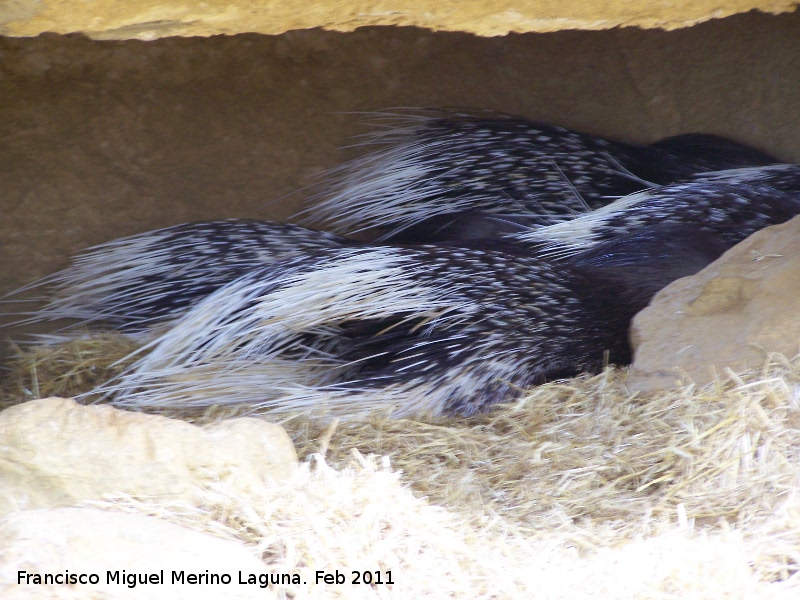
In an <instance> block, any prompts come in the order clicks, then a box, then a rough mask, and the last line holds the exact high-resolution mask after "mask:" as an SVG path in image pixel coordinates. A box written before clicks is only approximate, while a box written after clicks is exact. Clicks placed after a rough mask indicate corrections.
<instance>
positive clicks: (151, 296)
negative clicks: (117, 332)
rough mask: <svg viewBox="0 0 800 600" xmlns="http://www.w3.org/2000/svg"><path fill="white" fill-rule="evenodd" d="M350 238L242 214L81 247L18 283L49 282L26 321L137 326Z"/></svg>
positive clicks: (148, 324) (167, 316)
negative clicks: (62, 263)
mask: <svg viewBox="0 0 800 600" xmlns="http://www.w3.org/2000/svg"><path fill="white" fill-rule="evenodd" d="M349 243H350V242H349V241H348V240H347V239H345V238H342V237H340V236H337V235H334V234H332V233H327V232H324V231H316V230H311V229H307V228H305V227H300V226H298V225H291V224H287V223H275V222H273V221H254V220H243V219H229V220H223V221H202V222H197V223H186V224H181V225H176V226H173V227H167V228H164V229H158V230H155V231H148V232H145V233H141V234H137V235H133V236H129V237H125V238H120V239H116V240H112V241H110V242H107V243H105V244H100V245H99V246H94V247H92V248H89V249H87V250H84V251H83V252H81V253H80V254H78V255H77V256H75V257H74V258H73V260H72V264H71V265H70V266H69V267H68V268H66V269H65V270H63V271H60V272H58V273H55V274H53V275H51V276H49V277H47V278H46V279H44V280H42V281H39V282H37V283H35V284H33V285H31V286H28V287H27V288H24V289H30V288H33V287H37V286H44V285H47V286H49V288H50V289H49V290H48V300H47V302H46V304H45V305H44V306H43V307H42V308H41V309H40V310H38V311H36V312H35V313H32V314H30V315H29V320H30V321H51V320H58V319H72V320H77V321H78V323H79V324H81V325H102V326H104V327H116V328H118V329H121V330H124V331H129V332H135V331H140V330H143V329H147V328H149V327H151V326H152V325H154V324H156V323H159V322H162V321H168V320H171V319H174V318H176V317H178V316H181V315H182V314H184V313H185V312H186V311H187V310H189V308H191V307H192V306H193V305H195V304H196V303H197V302H199V301H200V300H202V299H203V298H205V297H206V296H208V295H209V294H211V293H212V292H214V291H216V290H217V289H219V288H220V287H222V286H223V285H225V284H226V283H229V282H231V281H233V280H234V279H236V278H237V277H239V276H241V275H243V274H245V273H247V272H249V271H251V270H252V269H255V268H258V267H263V266H265V265H268V264H271V263H274V262H277V261H279V260H282V259H284V258H287V257H289V256H293V255H295V254H301V253H303V252H308V251H310V250H318V249H321V248H337V247H341V246H345V245H347V244H349Z"/></svg>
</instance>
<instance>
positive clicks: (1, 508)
mask: <svg viewBox="0 0 800 600" xmlns="http://www.w3.org/2000/svg"><path fill="white" fill-rule="evenodd" d="M296 466H297V454H296V452H295V449H294V445H293V444H292V442H291V440H290V439H289V436H288V435H287V434H286V432H285V431H284V429H283V428H282V427H280V426H279V425H275V424H272V423H268V422H266V421H263V420H261V419H256V418H238V419H230V420H227V421H221V422H219V423H215V424H213V425H208V426H205V427H198V426H195V425H192V424H190V423H186V422H184V421H179V420H175V419H168V418H166V417H161V416H157V415H147V414H143V413H134V412H127V411H122V410H118V409H116V408H113V407H111V406H83V405H80V404H78V403H76V402H75V401H73V400H67V399H62V398H47V399H43V400H33V401H31V402H26V403H24V404H19V405H17V406H13V407H11V408H8V409H6V410H5V411H3V412H1V413H0V515H3V514H7V513H9V512H12V511H15V510H20V509H22V510H24V509H31V508H49V507H57V506H70V505H74V504H77V503H80V502H81V501H83V500H88V499H101V498H102V497H104V496H105V495H108V494H115V493H124V494H131V495H134V496H139V497H149V498H160V499H163V500H164V501H171V500H175V499H180V498H185V497H187V495H189V494H190V492H191V490H192V489H193V488H195V487H197V486H201V487H202V486H204V485H207V484H209V483H213V482H214V481H218V480H225V481H226V482H227V483H228V484H229V485H232V486H233V488H234V489H242V490H246V489H247V488H248V486H253V485H261V484H262V483H263V482H264V481H265V480H269V479H272V480H277V481H281V480H284V479H286V478H287V477H288V476H289V475H291V474H292V473H293V472H294V470H295V468H296Z"/></svg>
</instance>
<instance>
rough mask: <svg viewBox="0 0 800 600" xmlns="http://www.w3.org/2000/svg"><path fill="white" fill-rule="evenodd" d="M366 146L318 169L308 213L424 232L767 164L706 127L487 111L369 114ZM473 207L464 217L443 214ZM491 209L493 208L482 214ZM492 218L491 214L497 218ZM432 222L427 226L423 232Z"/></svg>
mask: <svg viewBox="0 0 800 600" xmlns="http://www.w3.org/2000/svg"><path fill="white" fill-rule="evenodd" d="M373 119H375V120H377V121H378V124H379V125H380V127H378V128H377V129H376V131H375V132H373V133H371V134H369V135H368V136H366V142H365V143H364V144H363V145H364V146H366V147H372V148H374V150H373V151H372V152H369V153H367V154H365V155H362V156H359V157H357V158H355V159H353V160H352V161H350V162H349V163H346V164H344V165H342V166H340V167H338V168H336V169H334V170H332V171H331V172H329V173H328V175H327V177H325V178H323V181H322V185H321V192H320V193H319V194H318V195H317V197H315V198H314V199H313V202H312V204H311V206H310V208H309V209H308V211H307V213H308V216H307V217H306V222H308V223H309V224H312V225H315V226H322V227H324V228H326V229H330V230H332V231H336V232H338V233H352V232H354V231H361V230H365V229H371V228H377V229H379V230H381V231H383V234H384V235H383V237H382V238H381V239H382V240H383V241H389V240H391V241H394V242H403V243H426V242H431V241H442V240H445V239H461V238H463V234H464V232H466V233H468V234H469V235H473V236H474V237H489V236H491V235H492V234H497V233H508V232H511V231H514V230H515V229H516V228H517V227H516V226H517V225H520V224H521V225H523V226H532V225H549V224H553V223H557V222H560V221H563V220H569V219H570V218H572V217H574V216H575V215H579V214H582V213H585V212H587V211H589V210H593V209H596V208H599V207H601V206H604V205H606V204H608V203H610V202H612V201H613V200H614V199H616V198H618V197H621V196H625V195H627V194H630V193H633V192H636V191H639V190H643V189H645V188H649V187H653V186H657V185H665V184H668V183H672V182H675V181H679V180H681V179H684V178H686V177H689V176H691V175H692V174H695V173H699V172H705V171H713V170H720V169H731V168H738V167H745V166H759V165H768V164H772V163H777V162H779V160H778V159H777V158H775V157H774V156H771V155H769V154H766V153H764V152H761V151H758V150H755V149H752V148H749V147H747V146H744V145H742V144H739V143H736V142H733V141H731V140H727V139H725V138H721V137H718V136H714V135H708V134H687V135H680V136H675V137H673V138H667V139H666V140H662V141H661V142H659V143H657V144H654V145H652V146H637V145H633V144H626V143H622V142H617V141H613V140H608V139H604V138H600V137H596V136H591V135H587V134H584V133H580V132H577V131H571V130H569V129H566V128H563V127H558V126H555V125H548V124H544V123H537V122H534V121H530V120H528V119H524V118H521V117H514V116H510V115H504V114H500V113H494V112H490V111H483V112H474V111H473V112H463V111H447V110H432V109H428V110H417V111H406V112H403V113H396V112H395V113H391V112H386V113H377V114H375V115H373ZM473 211H478V212H480V213H481V215H482V216H486V217H489V218H484V219H482V220H480V221H478V220H476V219H469V220H468V221H467V225H466V226H465V225H464V224H463V223H462V224H456V228H455V229H456V230H457V231H456V232H455V233H454V232H453V231H452V229H453V228H452V226H451V220H452V219H453V218H456V219H458V218H460V216H461V215H463V214H464V213H469V212H473ZM492 217H494V218H492ZM498 217H499V218H498ZM437 229H438V230H439V232H438V235H437V236H436V237H433V236H432V232H433V231H436V230H437Z"/></svg>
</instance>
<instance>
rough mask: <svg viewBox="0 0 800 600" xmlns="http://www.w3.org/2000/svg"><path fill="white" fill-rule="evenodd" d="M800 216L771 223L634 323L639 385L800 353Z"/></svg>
mask: <svg viewBox="0 0 800 600" xmlns="http://www.w3.org/2000/svg"><path fill="white" fill-rule="evenodd" d="M798 314H800V217H797V218H795V219H792V220H791V221H789V222H788V223H784V224H782V225H776V226H773V227H768V228H767V229H764V230H762V231H759V232H757V233H755V234H754V235H752V236H750V237H749V238H747V239H746V240H744V241H743V242H742V243H740V244H738V245H737V246H735V247H734V248H732V249H731V250H729V251H728V252H726V253H725V254H724V255H723V256H722V257H721V258H720V259H719V260H717V261H716V262H714V263H713V264H711V265H709V266H708V267H707V268H705V269H703V270H702V271H701V272H700V273H698V274H696V275H693V276H691V277H686V278H684V279H679V280H678V281H675V282H674V283H672V284H671V285H669V286H668V287H666V288H665V289H664V290H662V291H661V292H660V293H659V294H657V295H656V297H655V298H654V299H653V301H652V302H651V303H650V306H648V307H647V308H646V309H645V310H643V311H642V312H641V313H639V314H638V315H636V317H635V318H634V320H633V325H632V327H631V341H632V344H633V348H634V360H633V365H632V367H631V371H630V376H629V378H628V387H629V388H630V389H631V390H633V391H637V390H638V391H653V390H658V389H666V388H670V387H673V386H675V385H676V384H679V383H680V382H681V381H683V380H684V379H685V378H686V377H688V378H689V379H691V380H692V381H694V382H695V383H697V384H705V383H708V382H710V381H713V380H714V377H715V373H717V374H721V373H723V372H724V369H726V368H730V369H732V370H734V371H737V372H738V371H743V370H746V369H749V368H757V367H761V366H762V365H763V364H764V362H765V360H766V359H767V357H768V356H769V355H770V354H771V353H781V354H784V355H785V356H788V357H790V358H791V357H794V356H796V355H797V354H798V353H800V318H798Z"/></svg>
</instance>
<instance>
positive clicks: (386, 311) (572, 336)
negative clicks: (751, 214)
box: [100, 225, 724, 416]
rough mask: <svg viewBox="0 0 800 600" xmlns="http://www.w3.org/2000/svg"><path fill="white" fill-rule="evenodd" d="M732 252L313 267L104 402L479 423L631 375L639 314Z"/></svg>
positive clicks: (269, 285)
mask: <svg viewBox="0 0 800 600" xmlns="http://www.w3.org/2000/svg"><path fill="white" fill-rule="evenodd" d="M665 240H667V242H666V243H665ZM723 249H724V245H723V244H722V243H720V242H719V241H718V240H716V239H714V238H713V236H711V235H698V234H697V233H696V231H695V230H694V229H693V228H690V227H685V226H680V225H678V226H676V225H665V226H661V227H660V228H659V227H655V228H651V229H650V230H649V231H640V232H633V233H631V234H630V235H628V236H626V237H625V239H618V240H613V241H611V242H607V243H606V244H603V245H601V246H598V247H597V248H595V249H593V250H592V251H589V252H586V253H584V254H582V255H580V256H577V257H573V258H572V259H570V260H569V261H566V262H552V261H548V260H546V259H542V258H539V257H535V256H531V255H530V254H528V253H526V252H525V251H524V250H523V249H521V248H520V247H519V246H509V247H505V248H504V247H502V246H498V245H496V244H495V243H492V245H491V247H490V248H486V249H482V248H479V247H477V245H476V247H472V248H462V247H452V246H420V247H416V248H410V247H364V248H345V249H333V250H320V251H314V252H310V253H308V254H306V255H303V256H298V257H295V258H292V259H288V260H286V261H284V262H282V263H279V264H277V265H274V266H272V267H268V268H264V269H259V270H256V271H253V272H251V273H249V274H247V275H245V276H244V277H242V278H240V279H238V280H237V281H235V282H233V283H231V284H230V285H228V286H226V287H225V288H223V289H221V290H219V291H218V292H217V293H215V294H212V295H211V296H209V297H208V298H207V299H206V300H204V301H203V302H202V303H201V304H199V305H198V306H196V307H195V308H194V309H193V310H191V311H190V312H189V313H187V315H186V316H185V317H184V318H183V319H181V320H180V321H178V322H177V323H176V324H175V325H174V327H172V329H170V330H169V331H166V332H164V333H163V334H162V335H161V336H160V337H159V338H158V339H156V340H155V341H154V342H153V343H152V344H150V346H149V347H148V348H147V350H148V354H147V355H146V356H144V357H143V358H141V359H140V360H139V362H138V363H136V364H135V365H134V366H133V368H132V370H131V371H130V372H128V373H127V374H125V375H124V376H123V377H122V378H121V379H119V380H117V381H115V382H111V383H110V384H108V385H107V386H105V387H104V388H102V389H101V390H100V391H101V392H105V393H107V394H110V395H113V396H115V401H116V402H117V403H118V404H121V405H124V406H135V407H139V408H141V407H155V406H165V405H170V406H198V405H200V406H202V405H204V404H213V403H220V402H223V403H224V402H231V403H239V402H241V403H248V404H252V405H254V406H257V407H264V408H270V409H273V410H278V411H296V410H303V409H309V408H314V407H317V408H321V407H322V406H324V407H325V408H327V409H329V410H330V411H331V413H333V414H338V415H342V416H352V415H354V414H359V413H363V412H365V411H369V410H371V409H379V408H386V407H389V406H393V407H394V414H395V416H400V415H408V414H420V413H433V414H464V415H469V414H473V413H475V412H477V411H481V410H484V409H486V408H487V407H488V406H490V405H492V404H495V403H497V402H501V401H510V400H513V399H514V398H516V397H518V396H519V394H520V393H521V391H522V389H523V388H524V387H525V386H528V385H531V384H536V383H541V382H543V381H545V380H547V379H551V378H554V377H564V376H568V375H574V374H577V373H579V372H581V371H584V370H586V371H596V370H598V369H599V368H601V367H602V365H603V360H604V352H605V351H608V352H609V353H610V358H611V361H613V362H625V361H627V360H628V359H629V350H628V345H627V339H626V338H627V329H628V325H629V321H630V319H631V318H632V316H633V315H634V314H635V312H636V311H638V310H639V309H641V308H642V307H643V306H644V305H646V304H647V302H648V301H649V299H650V297H651V296H652V294H653V293H655V291H657V290H658V289H660V288H661V287H662V286H663V285H665V284H666V283H668V282H669V281H670V280H672V279H674V278H675V277H679V276H681V275H686V274H689V273H693V272H695V271H696V270H698V269H699V268H702V267H703V266H705V265H706V264H708V263H709V262H710V261H711V260H713V259H714V258H716V257H717V256H718V255H719V253H720V252H722V250H723ZM637 270H638V273H639V276H636V274H635V272H636V271H637ZM287 365H291V367H288V368H287Z"/></svg>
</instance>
